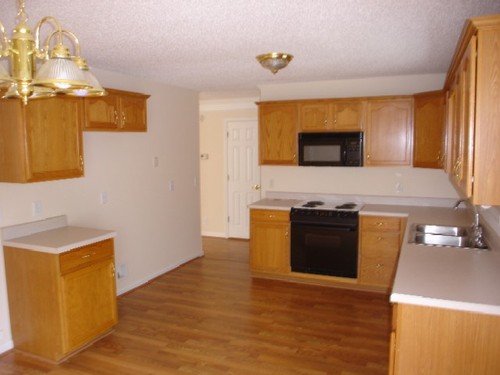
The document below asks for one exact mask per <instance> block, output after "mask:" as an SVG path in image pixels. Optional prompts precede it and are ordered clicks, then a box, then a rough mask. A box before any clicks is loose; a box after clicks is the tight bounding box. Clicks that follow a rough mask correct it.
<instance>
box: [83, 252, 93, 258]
mask: <svg viewBox="0 0 500 375" xmlns="http://www.w3.org/2000/svg"><path fill="white" fill-rule="evenodd" d="M92 255H95V253H89V254H85V255H83V256H82V259H86V258H90V257H91V256H92Z"/></svg>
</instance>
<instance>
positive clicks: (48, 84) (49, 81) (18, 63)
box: [0, 0, 106, 104]
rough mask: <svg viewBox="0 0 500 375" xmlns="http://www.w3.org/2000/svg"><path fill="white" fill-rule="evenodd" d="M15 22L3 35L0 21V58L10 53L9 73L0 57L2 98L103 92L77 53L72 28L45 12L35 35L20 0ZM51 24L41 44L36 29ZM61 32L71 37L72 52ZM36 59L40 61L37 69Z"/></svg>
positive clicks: (76, 40) (78, 52)
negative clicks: (9, 37)
mask: <svg viewBox="0 0 500 375" xmlns="http://www.w3.org/2000/svg"><path fill="white" fill-rule="evenodd" d="M17 4H18V12H17V17H16V23H17V25H16V26H15V27H14V30H13V31H12V37H11V39H8V38H7V35H6V34H5V28H4V26H3V24H2V23H1V22H0V36H1V39H0V59H2V58H4V57H10V74H9V72H7V70H6V69H5V68H4V66H3V65H2V61H1V60H0V88H6V89H7V91H6V93H5V95H4V96H3V97H2V99H10V98H19V99H21V100H22V101H23V103H24V104H27V103H28V99H34V98H42V97H48V96H54V95H57V94H65V95H74V96H103V95H106V91H105V90H104V89H103V88H102V86H101V85H100V84H99V82H98V81H97V79H96V78H95V76H94V75H93V74H92V73H90V71H89V66H88V65H87V63H86V61H85V60H84V59H83V58H82V57H81V56H80V44H79V42H78V39H77V37H76V36H75V34H73V33H72V32H70V31H68V30H66V29H63V28H62V27H61V24H60V23H59V21H58V20H57V19H56V18H54V17H52V16H47V17H44V18H42V19H41V20H40V21H39V22H38V24H37V25H36V28H35V36H34V37H33V34H32V32H31V29H30V28H29V26H28V25H27V22H28V16H27V14H26V12H25V10H24V0H17ZM46 24H51V26H52V28H53V29H55V30H54V31H52V33H50V34H49V35H48V37H47V39H46V40H45V42H44V43H43V45H41V43H40V29H41V27H42V25H46ZM63 36H65V37H66V39H69V40H71V42H72V44H73V47H74V55H72V54H71V52H70V50H69V48H68V47H67V46H65V45H64V44H63ZM37 61H40V62H41V65H40V67H39V68H38V70H37Z"/></svg>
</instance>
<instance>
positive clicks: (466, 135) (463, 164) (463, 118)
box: [452, 37, 476, 198]
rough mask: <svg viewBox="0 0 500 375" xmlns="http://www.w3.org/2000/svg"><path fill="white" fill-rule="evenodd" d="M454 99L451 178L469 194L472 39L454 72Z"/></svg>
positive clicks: (473, 67)
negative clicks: (455, 79)
mask: <svg viewBox="0 0 500 375" xmlns="http://www.w3.org/2000/svg"><path fill="white" fill-rule="evenodd" d="M457 75H458V77H457V87H456V91H457V99H456V103H455V119H454V121H455V122H456V124H455V126H454V131H455V132H457V133H458V134H456V136H455V137H454V140H455V144H454V145H452V147H453V148H454V154H456V155H457V156H456V159H455V163H454V166H453V178H452V181H453V182H454V183H455V186H456V187H458V189H459V190H460V192H461V195H462V196H463V197H466V198H469V197H471V196H472V173H473V170H472V169H473V163H474V156H473V152H474V130H475V119H474V115H475V110H474V106H475V95H476V93H475V84H476V38H475V37H473V38H471V41H470V43H469V45H468V47H467V50H466V51H465V54H464V57H463V59H462V62H461V64H460V67H459V69H458V72H457Z"/></svg>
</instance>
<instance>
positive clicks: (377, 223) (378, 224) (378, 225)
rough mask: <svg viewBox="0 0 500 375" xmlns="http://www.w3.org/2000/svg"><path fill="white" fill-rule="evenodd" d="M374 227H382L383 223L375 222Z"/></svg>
mask: <svg viewBox="0 0 500 375" xmlns="http://www.w3.org/2000/svg"><path fill="white" fill-rule="evenodd" d="M375 225H376V226H377V227H381V226H382V225H384V223H383V222H382V221H377V222H376V223H375Z"/></svg>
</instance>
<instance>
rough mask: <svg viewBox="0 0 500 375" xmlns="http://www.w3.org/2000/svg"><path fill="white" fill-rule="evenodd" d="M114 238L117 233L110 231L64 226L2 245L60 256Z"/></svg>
mask: <svg viewBox="0 0 500 375" xmlns="http://www.w3.org/2000/svg"><path fill="white" fill-rule="evenodd" d="M114 237H116V232H114V231H110V230H103V229H94V228H84V227H74V226H64V227H60V228H56V229H50V230H45V231H41V232H37V233H33V234H30V235H27V236H23V237H17V238H12V239H9V240H4V241H3V242H2V244H3V246H10V247H17V248H22V249H28V250H33V251H41V252H45V253H51V254H60V253H63V252H66V251H69V250H73V249H76V248H78V247H82V246H86V245H90V244H92V243H96V242H100V241H104V240H107V239H109V238H114Z"/></svg>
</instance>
